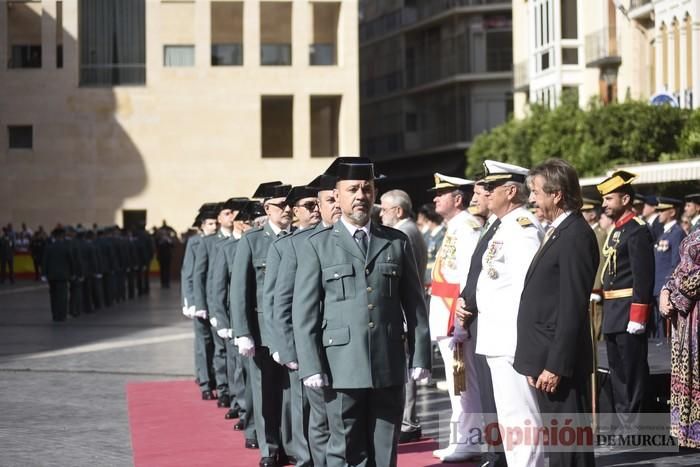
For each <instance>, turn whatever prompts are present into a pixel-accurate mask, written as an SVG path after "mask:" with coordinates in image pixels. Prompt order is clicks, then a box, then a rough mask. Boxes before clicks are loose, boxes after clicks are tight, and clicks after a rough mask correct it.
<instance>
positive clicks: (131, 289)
mask: <svg viewBox="0 0 700 467" xmlns="http://www.w3.org/2000/svg"><path fill="white" fill-rule="evenodd" d="M135 274H136V273H135V272H134V270H133V269H129V271H127V273H126V284H127V292H128V294H129V295H128V297H129V299H132V298H134V295H135V290H136V280H135V277H134V276H135Z"/></svg>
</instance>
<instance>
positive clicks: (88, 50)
mask: <svg viewBox="0 0 700 467" xmlns="http://www.w3.org/2000/svg"><path fill="white" fill-rule="evenodd" d="M78 31H79V33H78V37H79V40H80V85H81V86H117V85H141V84H146V1H145V0H120V1H119V2H111V1H93V0H80V3H79V4H78Z"/></svg>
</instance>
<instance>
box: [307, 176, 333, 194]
mask: <svg viewBox="0 0 700 467" xmlns="http://www.w3.org/2000/svg"><path fill="white" fill-rule="evenodd" d="M336 183H338V178H337V177H335V176H334V175H328V174H325V173H324V174H321V175H319V176H318V177H316V178H314V179H313V180H311V182H310V183H309V184H308V185H306V187H307V188H315V189H316V190H318V191H325V190H332V189H334V188H335V185H336Z"/></svg>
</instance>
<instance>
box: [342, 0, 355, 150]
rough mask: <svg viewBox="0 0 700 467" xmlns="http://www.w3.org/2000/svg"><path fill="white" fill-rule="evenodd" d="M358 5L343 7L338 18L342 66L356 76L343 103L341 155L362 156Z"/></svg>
mask: <svg viewBox="0 0 700 467" xmlns="http://www.w3.org/2000/svg"><path fill="white" fill-rule="evenodd" d="M357 24H358V9H357V3H356V2H355V1H353V0H349V1H344V2H342V3H341V4H340V15H339V18H338V66H341V67H343V69H344V72H345V73H348V74H352V81H353V83H355V84H354V85H353V86H349V87H347V88H346V91H345V94H343V97H342V99H341V102H340V118H339V122H338V126H339V127H340V129H339V130H338V152H339V153H340V155H351V156H352V155H358V156H359V155H360V112H359V111H358V109H359V108H360V58H359V48H358V47H359V38H358V35H359V32H358V28H357Z"/></svg>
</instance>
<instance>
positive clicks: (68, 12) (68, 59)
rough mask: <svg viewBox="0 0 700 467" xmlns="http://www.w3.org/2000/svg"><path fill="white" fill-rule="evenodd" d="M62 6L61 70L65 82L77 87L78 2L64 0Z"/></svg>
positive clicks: (78, 68)
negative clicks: (65, 78) (65, 79)
mask: <svg viewBox="0 0 700 467" xmlns="http://www.w3.org/2000/svg"><path fill="white" fill-rule="evenodd" d="M61 5H62V6H63V71H62V73H66V76H67V77H68V78H67V80H68V81H67V83H68V84H69V85H71V86H75V87H77V86H78V84H79V76H80V58H79V50H80V48H79V47H78V40H79V38H78V2H74V1H70V2H68V1H64V2H63V3H62V4H61Z"/></svg>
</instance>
